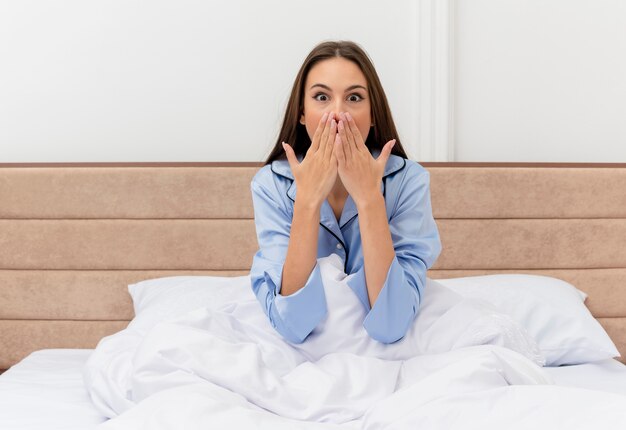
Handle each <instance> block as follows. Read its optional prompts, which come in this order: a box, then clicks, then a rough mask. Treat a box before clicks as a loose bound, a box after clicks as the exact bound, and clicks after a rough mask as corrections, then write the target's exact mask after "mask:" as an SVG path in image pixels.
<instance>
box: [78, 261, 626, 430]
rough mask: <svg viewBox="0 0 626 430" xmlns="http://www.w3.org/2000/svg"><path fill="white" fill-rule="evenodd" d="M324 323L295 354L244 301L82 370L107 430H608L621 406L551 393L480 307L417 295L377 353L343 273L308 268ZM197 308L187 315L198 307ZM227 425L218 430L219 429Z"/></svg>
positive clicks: (143, 337)
mask: <svg viewBox="0 0 626 430" xmlns="http://www.w3.org/2000/svg"><path fill="white" fill-rule="evenodd" d="M319 264H320V268H321V273H322V279H323V282H324V288H325V293H326V300H327V305H328V316H327V318H326V320H325V321H323V323H322V324H321V325H320V326H319V327H317V328H316V329H315V331H314V332H313V333H312V334H311V335H310V336H309V338H307V340H306V341H305V342H304V343H303V344H300V345H291V344H289V343H287V342H285V341H284V340H283V339H282V338H281V337H280V336H279V335H278V334H277V333H276V332H275V331H274V329H273V328H272V327H271V326H270V324H269V321H268V320H267V317H266V316H265V315H264V314H263V312H262V310H261V307H260V305H259V304H258V302H257V299H256V298H255V297H254V295H253V294H252V292H251V291H250V290H249V289H246V290H237V291H238V293H237V294H236V295H235V296H233V297H231V298H230V299H229V300H226V301H222V302H221V303H219V305H212V304H210V303H207V304H206V306H204V307H198V308H197V309H195V310H192V311H189V312H185V313H183V314H181V315H177V316H175V317H172V318H170V319H167V320H165V321H161V322H153V323H149V324H146V323H145V321H143V322H142V321H141V318H140V317H141V315H139V316H138V317H137V318H136V320H134V321H133V322H131V324H130V325H129V327H128V328H127V329H125V330H123V331H121V332H119V333H117V334H115V335H113V336H109V337H107V338H105V339H103V340H102V341H101V342H100V344H99V345H98V347H97V348H96V350H95V351H94V353H93V354H92V356H91V357H90V359H89V361H88V363H87V365H86V367H85V370H84V376H85V383H86V386H87V389H88V391H89V393H90V395H91V398H92V400H93V401H94V404H95V405H96V407H97V408H98V409H99V410H100V411H101V412H102V413H103V414H104V415H105V416H108V417H111V418H112V419H111V420H109V421H108V422H107V423H105V424H104V425H103V426H104V427H105V428H111V429H140V428H146V429H155V430H160V429H209V428H233V429H239V428H241V429H248V428H257V429H265V428H267V429H282V428H285V429H300V428H302V429H308V428H329V429H333V428H341V429H413V428H420V429H454V428H459V429H473V428H476V429H478V428H480V429H502V428H520V429H522V428H523V429H527V428H568V429H583V428H594V429H595V428H618V427H623V426H624V425H625V424H626V396H620V395H617V394H610V393H604V392H600V391H591V390H584V389H578V388H565V387H559V386H555V385H554V384H553V381H552V380H551V379H550V378H549V377H548V376H547V374H546V373H545V372H544V371H543V369H542V367H541V365H542V364H543V357H542V356H541V354H540V352H539V349H538V347H537V345H536V344H535V342H534V341H533V339H531V338H530V337H529V336H528V334H527V333H526V332H525V330H524V329H523V328H522V327H520V326H519V325H517V324H516V323H515V322H514V321H513V320H511V319H510V318H508V317H507V316H505V315H502V314H500V313H498V312H496V311H495V309H493V308H492V307H491V306H490V305H488V304H487V303H485V302H482V301H478V300H473V299H466V298H462V297H461V296H459V295H457V294H456V293H454V292H452V291H451V290H449V289H447V288H446V287H444V286H442V285H441V284H438V283H437V282H435V281H430V280H429V282H428V284H427V285H426V288H425V290H424V294H423V300H422V303H421V306H420V312H419V314H418V316H417V318H416V320H415V323H414V324H413V326H412V327H411V329H410V330H409V332H408V333H407V335H406V336H405V337H404V338H403V339H402V340H401V341H400V342H397V343H395V344H391V345H383V344H380V343H377V342H376V341H374V340H372V339H370V338H369V336H368V335H367V333H366V332H365V330H364V329H363V327H362V321H363V318H364V317H365V309H364V308H363V306H362V305H361V303H360V301H359V300H358V298H357V297H356V296H355V295H354V293H353V292H352V290H351V289H350V288H349V287H348V285H347V283H346V280H347V279H349V277H347V276H346V275H345V273H343V271H342V268H343V263H342V261H341V259H340V257H339V256H337V255H335V254H333V255H331V256H329V257H326V258H322V259H320V260H319ZM202 305H203V304H201V303H199V304H198V306H202ZM227 426H228V427H227Z"/></svg>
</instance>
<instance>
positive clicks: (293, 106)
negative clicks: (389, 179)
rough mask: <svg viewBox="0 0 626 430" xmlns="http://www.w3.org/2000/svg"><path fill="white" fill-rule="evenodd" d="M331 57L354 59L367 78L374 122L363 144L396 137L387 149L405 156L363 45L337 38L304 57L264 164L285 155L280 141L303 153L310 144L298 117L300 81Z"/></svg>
mask: <svg viewBox="0 0 626 430" xmlns="http://www.w3.org/2000/svg"><path fill="white" fill-rule="evenodd" d="M335 57H342V58H345V59H347V60H349V61H352V62H353V63H355V64H356V65H357V66H358V67H359V68H360V69H361V71H362V72H363V74H364V75H365V79H366V80H367V85H368V87H369V97H370V101H371V104H370V106H371V108H372V123H373V124H374V125H373V126H372V127H371V129H370V132H369V134H368V135H367V139H366V140H365V145H366V146H367V148H368V149H369V150H370V152H372V149H375V148H376V149H379V150H382V148H383V146H384V145H385V143H387V142H388V141H390V140H391V139H396V144H395V145H394V146H393V149H392V151H391V153H392V154H395V155H398V156H400V157H402V158H408V157H407V155H406V152H405V151H404V148H403V147H402V144H401V143H400V138H399V136H398V132H397V131H396V126H395V124H394V122H393V118H392V117H391V110H390V109H389V103H388V102H387V96H385V91H384V90H383V87H382V85H381V83H380V79H378V74H377V73H376V69H375V68H374V65H373V64H372V61H371V60H370V58H369V57H368V55H367V54H366V53H365V51H364V50H363V48H361V47H360V46H359V45H357V44H356V43H354V42H350V41H345V40H338V41H327V42H322V43H320V44H319V45H317V46H316V47H315V48H313V50H312V51H311V52H310V53H309V55H308V56H307V57H306V59H305V60H304V63H303V64H302V66H301V67H300V70H299V71H298V74H297V76H296V80H295V81H294V83H293V88H292V89H291V95H290V96H289V102H288V103H287V109H286V110H285V117H284V119H283V125H282V127H281V129H280V133H279V134H278V139H276V144H275V145H274V148H273V149H272V152H271V153H270V155H269V156H268V157H267V159H266V160H265V164H270V163H271V162H272V161H274V160H277V159H280V158H286V156H285V151H284V149H283V147H282V145H281V142H285V143H288V144H290V145H291V146H292V147H293V150H294V152H295V153H296V154H298V155H302V154H305V153H306V151H307V150H308V149H309V146H311V139H310V138H309V135H308V133H307V131H306V127H305V126H304V125H303V124H300V121H299V119H300V116H301V115H302V113H303V110H304V100H303V99H304V84H305V82H306V78H307V76H308V74H309V71H310V70H311V68H312V67H313V66H314V65H315V64H317V63H318V62H320V61H323V60H327V59H330V58H335ZM372 129H373V130H372ZM372 131H373V133H372Z"/></svg>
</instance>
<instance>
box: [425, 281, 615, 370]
mask: <svg viewBox="0 0 626 430" xmlns="http://www.w3.org/2000/svg"><path fill="white" fill-rule="evenodd" d="M437 282H439V283H441V284H443V285H445V286H447V287H449V288H450V289H452V290H453V291H456V292H457V293H459V294H461V295H463V296H465V297H471V298H480V299H483V300H486V301H488V302H490V303H492V304H493V305H494V306H495V307H496V308H497V309H498V310H499V311H501V312H503V313H505V314H507V315H509V316H510V317H511V318H513V319H514V320H515V321H517V322H518V323H519V324H521V325H522V326H523V327H524V328H525V329H526V330H527V331H528V333H529V334H530V335H531V336H532V337H534V339H535V341H536V342H537V343H538V344H539V347H540V348H541V351H542V352H543V354H544V356H545V358H546V365H547V366H560V365H565V364H582V363H588V362H592V361H598V360H604V359H607V358H612V357H619V356H620V354H619V352H618V351H617V348H616V347H615V344H614V343H613V342H612V341H611V339H610V338H609V335H608V334H607V333H606V332H605V331H604V329H603V328H602V326H601V325H600V323H598V321H597V320H596V319H595V318H594V317H593V316H592V315H591V313H590V312H589V310H588V309H587V307H586V306H585V305H584V301H585V299H586V298H587V294H585V293H584V292H582V291H580V290H578V289H577V288H575V287H574V286H573V285H571V284H569V283H567V282H565V281H562V280H560V279H556V278H552V277H548V276H537V275H523V274H501V275H487V276H472V277H465V278H453V279H437Z"/></svg>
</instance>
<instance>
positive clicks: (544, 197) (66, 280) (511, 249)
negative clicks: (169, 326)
mask: <svg viewBox="0 0 626 430" xmlns="http://www.w3.org/2000/svg"><path fill="white" fill-rule="evenodd" d="M424 166H425V167H426V168H427V169H428V170H429V172H430V174H431V196H432V205H433V210H434V215H435V218H436V220H437V223H438V227H439V230H440V234H441V239H442V244H443V252H442V254H441V256H440V258H439V259H438V261H437V263H436V264H435V266H434V267H433V268H432V269H431V270H430V271H429V273H428V276H429V278H431V279H433V280H435V281H437V280H444V281H445V280H453V279H459V278H461V279H470V278H474V279H481V277H484V276H491V275H502V274H516V275H517V274H525V275H539V276H544V277H549V278H551V279H559V280H563V281H566V282H567V283H569V284H571V285H573V286H575V287H576V288H577V289H578V290H580V291H581V292H584V293H585V294H586V296H587V297H586V300H585V301H584V305H585V306H586V308H587V309H589V311H590V312H591V314H592V315H593V317H594V318H595V320H596V321H597V322H599V324H600V326H601V327H602V328H603V329H604V331H605V332H606V333H607V334H608V336H610V339H611V341H612V342H613V343H614V345H615V347H616V348H617V350H618V351H620V352H621V357H617V356H616V358H609V357H604V358H602V359H598V360H594V361H592V362H586V363H579V364H569V365H562V366H547V367H545V368H544V369H546V372H548V373H549V374H550V375H551V377H553V378H554V380H555V381H556V385H558V386H560V387H580V388H585V389H586V390H590V391H593V392H596V393H599V392H603V393H612V394H614V395H617V396H620V397H621V396H626V388H624V387H626V366H624V364H623V362H624V353H626V287H625V286H624V283H625V282H624V281H626V252H624V251H625V249H626V193H625V192H624V190H626V164H598V165H592V164H589V165H580V164H578V165H577V164H569V165H568V164H511V163H493V164H485V163H482V164H479V163H465V164H463V163H424ZM260 167H261V166H260V164H259V163H140V164H138V163H101V164H97V163H86V164H85V163H83V164H2V165H0V202H1V204H0V288H1V292H2V293H1V294H0V327H1V329H0V369H3V370H2V371H3V372H4V373H3V374H2V375H0V428H12V429H19V430H23V429H34V428H46V429H52V428H65V429H68V428H90V427H95V426H97V425H99V424H101V423H103V422H105V421H106V417H105V416H103V415H102V414H101V413H100V411H99V410H98V409H97V408H95V407H94V406H93V404H92V403H91V401H90V397H89V395H88V393H87V391H86V389H85V386H84V381H83V376H82V372H83V367H84V365H85V363H86V362H87V360H88V359H89V357H90V355H91V353H92V352H93V350H94V348H95V347H96V345H98V342H99V341H101V339H103V338H105V337H107V336H111V335H113V334H115V333H118V332H120V331H121V330H123V329H125V328H126V327H127V326H128V324H129V321H131V320H132V319H133V317H134V316H135V310H136V303H133V298H132V297H131V295H130V294H129V289H128V286H129V285H132V284H137V283H140V282H142V281H144V280H151V279H160V278H165V277H174V276H198V277H200V276H205V277H206V276H215V277H233V278H235V277H239V279H242V277H244V276H245V275H247V273H248V271H249V268H250V264H251V261H252V256H253V255H254V253H255V252H256V250H257V242H256V240H255V229H254V222H253V209H252V202H251V197H250V181H251V179H252V177H253V176H254V174H255V173H256V172H257V171H258V169H259V168H260ZM452 284H454V283H453V282H452V283H451V285H452ZM134 306H135V307H134ZM4 369H8V370H4ZM33 410H37V411H39V413H37V414H33V413H32V411H33ZM286 428H289V427H286ZM303 428H304V427H303ZM306 428H308V427H306ZM311 428H313V427H311ZM316 428H317V427H316ZM329 428H335V427H329ZM336 428H340V427H336ZM355 428H356V427H355ZM372 428H375V426H374V427H372ZM398 428H401V427H398Z"/></svg>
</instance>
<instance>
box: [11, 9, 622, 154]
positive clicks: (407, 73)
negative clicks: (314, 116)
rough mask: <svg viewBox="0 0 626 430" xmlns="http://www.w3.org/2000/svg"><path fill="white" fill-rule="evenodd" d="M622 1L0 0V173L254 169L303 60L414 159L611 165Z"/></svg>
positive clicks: (618, 144)
mask: <svg viewBox="0 0 626 430" xmlns="http://www.w3.org/2000/svg"><path fill="white" fill-rule="evenodd" d="M624 23H626V2H625V1H623V0H396V1H393V2H380V1H377V0H340V1H336V0H335V1H328V0H318V1H317V2H310V1H306V0H292V1H283V0H256V1H255V0H221V1H218V0H212V1H204V0H202V1H201V0H197V1H192V0H154V1H150V2H147V1H144V2H137V1H128V0H124V1H123V0H109V1H100V2H85V1H78V0H58V1H53V2H52V1H47V0H20V1H11V0H0V162H29V161H31V162H39V161H41V162H46V161H47V162H55V161H59V162H63V161H67V162H72V161H103V162H106V161H260V160H262V159H263V158H264V157H265V156H266V155H267V154H268V153H269V151H270V149H271V147H272V145H273V144H274V139H275V138H276V134H277V132H278V126H279V122H280V120H281V117H282V114H283V110H284V107H285V103H286V100H287V96H288V93H289V90H290V88H291V85H292V83H293V79H294V77H295V74H296V72H297V70H298V68H299V66H300V64H301V62H302V60H303V59H304V57H305V55H306V54H307V53H308V52H309V50H310V49H311V48H312V47H313V46H314V45H315V44H316V43H318V42H320V41H322V40H327V39H352V40H355V41H357V42H358V43H360V44H361V45H362V46H363V47H364V48H365V49H366V50H367V51H368V53H369V54H370V56H371V57H372V59H373V61H374V63H375V65H376V67H377V69H378V72H379V75H380V77H381V80H382V82H383V85H384V86H385V89H386V91H387V95H388V97H389V100H390V103H391V107H392V110H393V113H394V118H395V120H396V123H397V125H398V128H399V132H400V137H401V139H402V141H403V143H404V145H405V148H406V149H407V150H408V152H409V156H411V157H412V158H415V159H418V160H420V161H430V160H438V161H446V160H451V161H568V162H626V78H624V76H626V55H624V53H625V52H626V25H624Z"/></svg>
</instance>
